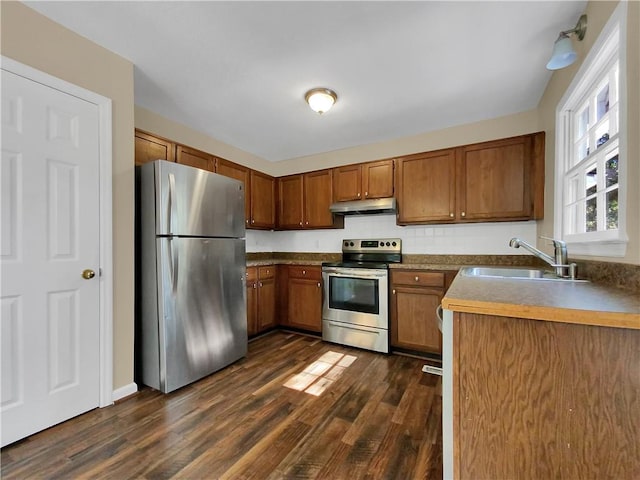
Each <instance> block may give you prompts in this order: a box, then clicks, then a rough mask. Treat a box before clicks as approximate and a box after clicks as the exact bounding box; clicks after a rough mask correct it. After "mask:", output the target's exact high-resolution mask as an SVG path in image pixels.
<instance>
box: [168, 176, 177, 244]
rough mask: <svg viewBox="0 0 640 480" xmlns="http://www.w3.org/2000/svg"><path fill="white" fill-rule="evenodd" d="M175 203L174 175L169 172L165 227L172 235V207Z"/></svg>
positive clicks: (173, 207)
mask: <svg viewBox="0 0 640 480" xmlns="http://www.w3.org/2000/svg"><path fill="white" fill-rule="evenodd" d="M175 203H176V176H175V175H174V174H173V173H170V174H169V202H168V205H167V207H168V208H167V217H168V218H167V227H168V229H169V232H168V233H169V235H173V219H174V217H175V215H174V213H175V211H174V209H175V206H176V205H175Z"/></svg>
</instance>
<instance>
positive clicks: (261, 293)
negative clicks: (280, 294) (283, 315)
mask: <svg viewBox="0 0 640 480" xmlns="http://www.w3.org/2000/svg"><path fill="white" fill-rule="evenodd" d="M275 314H276V279H275V278H274V277H272V278H265V279H258V332H262V331H264V330H266V329H268V328H271V327H275V325H276V317H275Z"/></svg>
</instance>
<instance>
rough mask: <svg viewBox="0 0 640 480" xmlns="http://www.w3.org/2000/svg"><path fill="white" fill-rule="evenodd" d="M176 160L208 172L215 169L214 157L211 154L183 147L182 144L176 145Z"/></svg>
mask: <svg viewBox="0 0 640 480" xmlns="http://www.w3.org/2000/svg"><path fill="white" fill-rule="evenodd" d="M176 162H178V163H181V164H183V165H189V166H190V167H196V168H200V169H202V170H208V171H210V172H215V171H216V164H215V157H213V155H209V154H208V153H206V152H201V151H200V150H196V149H194V148H189V147H185V146H184V145H178V146H177V147H176Z"/></svg>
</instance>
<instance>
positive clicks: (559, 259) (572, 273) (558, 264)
mask: <svg viewBox="0 0 640 480" xmlns="http://www.w3.org/2000/svg"><path fill="white" fill-rule="evenodd" d="M540 238H544V239H545V240H551V241H552V242H553V249H554V257H555V258H554V257H552V256H550V255H547V254H546V253H544V252H541V251H540V250H538V249H537V248H535V247H533V246H531V245H529V244H528V243H527V242H525V241H524V240H520V239H519V238H516V237H514V238H512V239H511V240H510V241H509V246H510V247H513V248H520V247H522V248H524V249H525V250H528V251H529V252H530V253H531V254H533V255H535V256H536V257H538V258H539V259H541V260H543V261H545V262H547V263H548V264H549V265H550V266H552V267H553V268H555V271H556V276H558V277H560V278H572V279H575V278H576V273H577V265H576V264H575V263H571V264H568V263H567V261H568V260H567V244H566V243H565V242H563V241H562V240H555V239H553V238H549V237H540Z"/></svg>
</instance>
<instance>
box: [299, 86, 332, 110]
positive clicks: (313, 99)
mask: <svg viewBox="0 0 640 480" xmlns="http://www.w3.org/2000/svg"><path fill="white" fill-rule="evenodd" d="M304 99H305V100H306V101H307V103H308V104H309V106H310V107H311V110H313V111H314V112H317V113H319V114H323V113H324V112H326V111H327V110H329V109H330V108H331V107H333V104H334V103H336V100H338V95H336V92H334V91H333V90H331V89H329V88H313V89H311V90H309V91H308V92H307V93H305V94H304Z"/></svg>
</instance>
